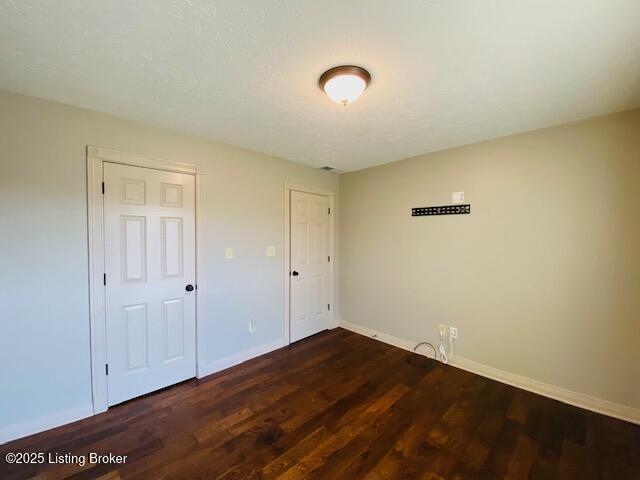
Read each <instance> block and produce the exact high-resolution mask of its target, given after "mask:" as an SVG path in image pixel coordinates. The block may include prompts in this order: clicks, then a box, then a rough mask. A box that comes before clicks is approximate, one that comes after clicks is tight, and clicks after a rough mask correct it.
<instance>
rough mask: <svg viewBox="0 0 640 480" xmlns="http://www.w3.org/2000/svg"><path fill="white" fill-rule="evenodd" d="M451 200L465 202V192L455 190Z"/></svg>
mask: <svg viewBox="0 0 640 480" xmlns="http://www.w3.org/2000/svg"><path fill="white" fill-rule="evenodd" d="M451 202H452V203H463V202H464V192H453V193H451Z"/></svg>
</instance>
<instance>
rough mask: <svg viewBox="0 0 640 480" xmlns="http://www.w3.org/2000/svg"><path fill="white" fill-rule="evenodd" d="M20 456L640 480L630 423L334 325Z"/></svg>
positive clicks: (17, 471) (145, 475)
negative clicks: (93, 456)
mask: <svg viewBox="0 0 640 480" xmlns="http://www.w3.org/2000/svg"><path fill="white" fill-rule="evenodd" d="M418 361H421V362H422V365H415V363H416V362H418ZM17 451H29V452H55V453H59V454H64V453H71V454H75V455H82V454H87V453H88V452H97V453H100V454H108V453H113V454H118V455H127V456H128V458H127V461H126V463H125V464H124V465H85V466H84V467H78V466H76V465H26V466H25V465H22V466H16V465H14V466H10V465H7V464H6V463H1V464H0V478H2V479H3V480H8V479H13V478H29V477H32V476H37V478H104V479H117V478H139V479H155V478H178V479H182V478H185V479H196V478H207V479H215V478H220V479H245V478H252V479H271V478H278V479H298V478H313V479H360V478H362V479H369V480H385V479H403V480H404V479H413V478H420V479H496V478H510V479H526V478H529V479H545V480H548V479H555V478H557V479H581V480H585V479H592V478H603V479H616V480H621V479H640V427H639V426H636V425H632V424H630V423H625V422H622V421H619V420H615V419H612V418H608V417H604V416H602V415H597V414H594V413H591V412H587V411H584V410H581V409H578V408H575V407H571V406H568V405H564V404H562V403H559V402H556V401H554V400H550V399H547V398H544V397H540V396H538V395H534V394H531V393H528V392H525V391H522V390H519V389H516V388H513V387H510V386H507V385H504V384H501V383H498V382H494V381H492V380H488V379H486V378H483V377H480V376H477V375H474V374H471V373H468V372H465V371H463V370H459V369H457V368H453V367H450V366H445V365H441V364H439V363H436V362H434V361H427V360H426V359H424V358H423V357H413V356H412V354H410V353H408V352H406V351H404V350H400V349H398V348H395V347H391V346H389V345H386V344H383V343H380V342H377V341H375V340H372V339H369V338H366V337H363V336H360V335H357V334H354V333H351V332H348V331H345V330H342V329H336V330H333V331H331V332H326V333H322V334H319V335H316V336H314V337H312V338H309V339H306V340H303V341H301V342H298V343H296V344H294V345H293V346H291V347H288V348H284V349H280V350H278V351H276V352H272V353H271V354H268V355H265V356H262V357H259V358H256V359H254V360H252V361H250V362H247V363H245V364H242V365H239V366H237V367H234V368H232V369H229V370H226V371H224V372H221V373H220V374H216V375H213V376H210V377H207V378H206V379H204V380H200V381H196V380H193V381H189V382H186V383H183V384H180V385H177V386H175V387H172V388H169V389H166V390H163V391H161V392H157V393H155V394H152V395H148V396H146V397H143V398H139V399H136V400H133V401H131V402H128V403H126V404H123V405H120V406H116V407H114V408H111V409H110V410H109V411H108V412H107V413H105V414H102V415H98V416H96V417H92V418H88V419H86V420H82V421H80V422H77V423H74V424H71V425H67V426H65V427H61V428H58V429H55V430H51V431H48V432H44V433H41V434H38V435H34V436H32V437H28V438H25V439H21V440H18V441H15V442H12V443H10V444H7V445H3V446H2V447H0V453H2V458H3V459H4V454H5V453H6V452H17ZM0 462H3V460H2V461H0Z"/></svg>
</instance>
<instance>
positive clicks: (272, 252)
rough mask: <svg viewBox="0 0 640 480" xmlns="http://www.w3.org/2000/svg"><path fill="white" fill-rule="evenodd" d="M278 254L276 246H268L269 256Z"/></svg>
mask: <svg viewBox="0 0 640 480" xmlns="http://www.w3.org/2000/svg"><path fill="white" fill-rule="evenodd" d="M275 256H276V247H267V257H275Z"/></svg>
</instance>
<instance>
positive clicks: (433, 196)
mask: <svg viewBox="0 0 640 480" xmlns="http://www.w3.org/2000/svg"><path fill="white" fill-rule="evenodd" d="M340 189H341V208H342V211H341V257H342V261H341V298H342V303H341V312H342V318H343V320H345V321H348V322H353V323H356V324H360V325H363V326H366V327H369V328H372V329H375V330H379V331H382V332H385V333H388V334H391V335H394V336H397V337H400V338H405V339H409V340H413V341H415V342H418V341H420V340H429V341H431V342H435V341H436V340H437V335H438V333H437V332H438V324H439V323H445V324H448V325H453V326H457V327H458V328H459V335H460V338H459V340H458V341H457V344H456V347H457V354H458V355H459V356H461V357H465V358H468V359H471V360H474V361H476V362H480V363H482V364H485V365H488V366H492V367H495V368H499V369H502V370H506V371H509V372H513V373H516V374H520V375H524V376H526V377H530V378H532V379H536V380H539V381H543V382H547V383H550V384H552V385H555V386H559V387H563V388H566V389H570V390H573V391H577V392H581V393H585V394H588V395H592V396H595V397H599V398H602V399H607V400H611V401H613V402H617V403H621V404H624V405H627V406H632V407H636V408H638V407H640V380H639V379H640V110H636V111H632V112H627V113H621V114H616V115H610V116H605V117H600V118H596V119H592V120H588V121H584V122H579V123H574V124H569V125H563V126H559V127H554V128H548V129H544V130H539V131H534V132H529V133H525V134H520V135H514V136H510V137H506V138H501V139H497V140H492V141H488V142H483V143H479V144H475V145H469V146H466V147H462V148H456V149H452V150H448V151H443V152H439V153H433V154H429V155H423V156H419V157H415V158H411V159H407V160H403V161H399V162H396V163H392V164H388V165H384V166H381V167H375V168H370V169H368V170H362V171H357V172H354V173H349V174H345V175H342V176H341V177H340ZM460 190H462V191H464V192H465V194H466V200H468V202H469V203H471V205H472V213H471V215H464V216H442V217H417V218H412V217H411V216H410V209H411V207H421V206H430V205H444V204H448V203H450V200H451V192H453V191H460Z"/></svg>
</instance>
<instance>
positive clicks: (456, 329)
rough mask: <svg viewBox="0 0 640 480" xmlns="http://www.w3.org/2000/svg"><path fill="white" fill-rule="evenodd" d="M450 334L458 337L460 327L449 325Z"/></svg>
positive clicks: (452, 336)
mask: <svg viewBox="0 0 640 480" xmlns="http://www.w3.org/2000/svg"><path fill="white" fill-rule="evenodd" d="M449 335H450V336H451V338H458V327H449Z"/></svg>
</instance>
